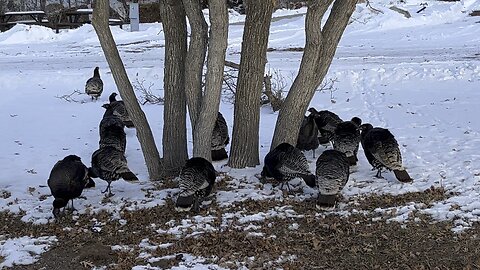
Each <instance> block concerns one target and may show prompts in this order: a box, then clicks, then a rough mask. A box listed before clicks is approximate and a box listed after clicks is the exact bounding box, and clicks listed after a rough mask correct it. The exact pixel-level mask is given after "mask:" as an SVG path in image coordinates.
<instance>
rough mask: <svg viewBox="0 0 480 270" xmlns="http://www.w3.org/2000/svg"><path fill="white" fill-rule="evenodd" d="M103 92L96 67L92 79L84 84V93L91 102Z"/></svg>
mask: <svg viewBox="0 0 480 270" xmlns="http://www.w3.org/2000/svg"><path fill="white" fill-rule="evenodd" d="M102 92H103V81H102V79H100V72H99V71H98V67H96V68H95V69H94V70H93V77H91V78H90V79H88V80H87V83H86V84H85V93H87V95H89V96H91V97H92V100H93V99H94V98H95V99H98V97H100V95H101V94H102Z"/></svg>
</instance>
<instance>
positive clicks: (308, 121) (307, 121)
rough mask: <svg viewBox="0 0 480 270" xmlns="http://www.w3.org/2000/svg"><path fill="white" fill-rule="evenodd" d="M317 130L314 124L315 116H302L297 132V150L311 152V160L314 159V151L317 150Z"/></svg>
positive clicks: (311, 114)
mask: <svg viewBox="0 0 480 270" xmlns="http://www.w3.org/2000/svg"><path fill="white" fill-rule="evenodd" d="M318 145H319V142H318V128H317V124H316V123H315V115H314V114H313V113H310V114H309V115H308V116H304V118H303V121H302V126H301V127H300V131H299V132H298V139H297V148H298V149H300V150H303V151H309V150H312V153H313V158H315V149H317V148H318Z"/></svg>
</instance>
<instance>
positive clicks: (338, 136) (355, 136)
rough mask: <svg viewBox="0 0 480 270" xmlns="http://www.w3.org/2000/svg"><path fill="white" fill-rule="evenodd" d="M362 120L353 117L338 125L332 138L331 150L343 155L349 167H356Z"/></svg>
mask: <svg viewBox="0 0 480 270" xmlns="http://www.w3.org/2000/svg"><path fill="white" fill-rule="evenodd" d="M361 124H362V120H361V119H360V118H358V117H353V118H352V120H350V121H345V122H342V123H338V124H337V127H336V128H335V132H334V136H333V149H335V150H338V151H340V152H342V153H345V155H346V156H347V159H348V162H349V164H350V165H357V161H358V158H357V153H358V146H359V144H360V130H359V129H358V127H359V126H360V125H361Z"/></svg>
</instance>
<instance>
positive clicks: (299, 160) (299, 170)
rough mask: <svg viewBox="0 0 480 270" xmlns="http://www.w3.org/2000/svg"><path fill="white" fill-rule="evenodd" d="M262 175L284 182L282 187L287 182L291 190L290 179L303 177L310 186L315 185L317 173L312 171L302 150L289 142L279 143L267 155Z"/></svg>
mask: <svg viewBox="0 0 480 270" xmlns="http://www.w3.org/2000/svg"><path fill="white" fill-rule="evenodd" d="M261 175H262V178H265V177H273V178H274V179H275V180H277V181H279V182H282V185H281V186H280V188H281V189H283V185H284V184H285V183H287V188H288V189H289V190H290V186H289V185H288V181H290V180H292V179H294V178H296V177H300V178H302V179H303V180H304V181H305V183H306V184H307V185H308V186H309V187H315V175H313V174H312V173H311V172H310V170H309V168H308V162H307V159H306V158H305V156H304V155H303V153H302V151H300V150H299V149H297V148H295V147H293V146H292V145H291V144H289V143H282V144H280V145H278V146H277V147H275V149H273V150H272V151H270V152H269V153H268V154H267V155H266V156H265V160H264V166H263V170H262V174H261Z"/></svg>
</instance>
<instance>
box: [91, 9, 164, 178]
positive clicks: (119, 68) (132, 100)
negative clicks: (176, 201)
mask: <svg viewBox="0 0 480 270" xmlns="http://www.w3.org/2000/svg"><path fill="white" fill-rule="evenodd" d="M96 3H97V5H96V7H95V9H94V12H93V19H92V23H93V27H94V28H95V31H96V32H97V35H98V39H99V40H100V44H101V46H102V50H103V52H104V54H105V58H106V59H107V62H108V65H109V66H110V69H111V71H112V75H113V79H114V80H115V84H116V85H117V89H118V91H119V92H120V96H121V97H122V100H123V101H124V102H125V106H126V108H127V111H128V112H129V115H130V117H131V118H132V121H133V124H134V125H135V128H136V131H137V138H138V140H139V142H140V146H141V148H142V152H143V156H144V158H145V163H146V165H147V169H148V174H149V177H150V179H151V180H159V179H161V177H162V174H163V166H162V163H161V160H160V155H159V154H158V150H157V147H156V145H155V140H154V138H153V134H152V130H151V129H150V126H149V125H148V122H147V118H146V117H145V114H144V113H143V111H142V109H141V108H140V105H139V104H138V101H137V98H136V96H135V93H134V92H133V87H132V84H131V83H130V81H129V79H128V75H127V72H126V71H125V67H124V65H123V62H122V59H121V58H120V54H119V53H118V50H117V46H116V44H115V41H114V40H113V36H112V32H111V31H110V27H109V26H108V18H109V9H110V6H109V3H108V0H97V1H96Z"/></svg>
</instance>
